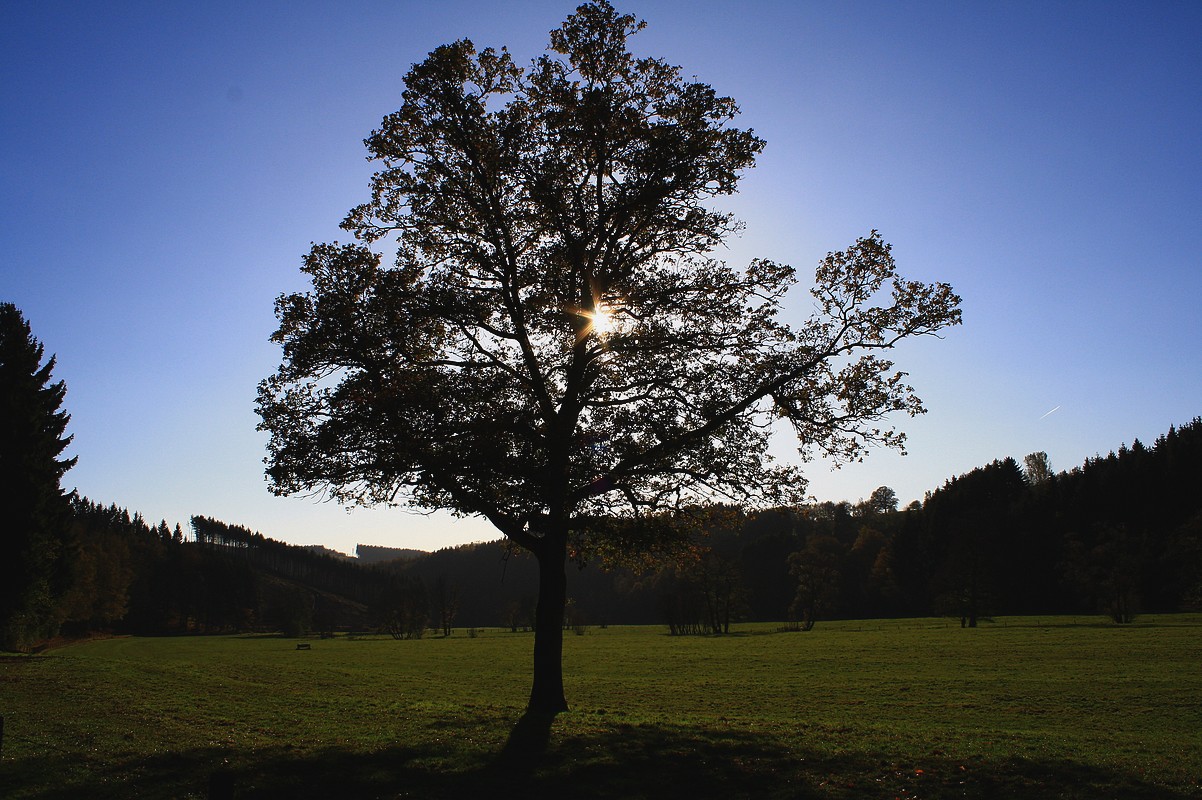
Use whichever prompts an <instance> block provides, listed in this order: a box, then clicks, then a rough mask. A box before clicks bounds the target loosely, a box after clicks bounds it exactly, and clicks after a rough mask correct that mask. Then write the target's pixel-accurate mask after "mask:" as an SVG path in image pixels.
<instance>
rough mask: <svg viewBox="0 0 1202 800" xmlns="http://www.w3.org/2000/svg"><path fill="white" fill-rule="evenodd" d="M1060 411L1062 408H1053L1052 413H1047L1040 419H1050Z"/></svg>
mask: <svg viewBox="0 0 1202 800" xmlns="http://www.w3.org/2000/svg"><path fill="white" fill-rule="evenodd" d="M1059 410H1060V406H1056V407H1055V408H1053V409H1052V410H1051V411H1049V412H1048V413H1046V414H1044V415H1043V416H1042V417H1040V419H1047V418H1048V417H1050V416H1052V415H1053V414H1055V413H1056V412H1057V411H1059Z"/></svg>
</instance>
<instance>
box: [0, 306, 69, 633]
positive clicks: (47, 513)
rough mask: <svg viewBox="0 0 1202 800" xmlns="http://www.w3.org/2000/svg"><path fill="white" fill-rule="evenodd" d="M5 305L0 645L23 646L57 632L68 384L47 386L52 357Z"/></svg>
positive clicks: (65, 515)
mask: <svg viewBox="0 0 1202 800" xmlns="http://www.w3.org/2000/svg"><path fill="white" fill-rule="evenodd" d="M42 355H43V348H42V345H41V343H40V342H38V340H37V339H35V338H34V336H33V333H32V332H31V331H30V328H29V323H28V322H26V321H25V318H24V317H23V316H22V315H21V312H20V311H19V310H18V309H17V307H16V306H14V305H13V304H11V303H0V510H2V511H0V514H2V515H3V519H4V523H3V526H2V527H0V551H2V553H3V556H2V557H0V648H4V649H26V648H28V647H29V646H30V645H31V644H32V643H34V642H36V641H38V640H39V639H43V638H46V637H49V636H53V635H54V634H55V633H57V629H58V624H59V607H58V606H59V603H58V600H59V597H60V596H61V594H62V591H63V589H64V586H63V583H64V582H65V575H66V569H65V566H66V565H65V563H64V548H63V544H64V541H65V539H66V537H67V535H68V529H69V527H70V521H71V506H70V499H69V496H68V495H66V494H64V493H63V490H62V489H61V488H60V486H59V482H60V480H61V479H62V477H63V475H64V474H65V473H66V472H67V470H69V469H70V468H71V467H72V466H74V465H75V459H74V458H61V457H60V456H61V455H62V452H63V450H64V449H66V447H67V445H68V444H70V442H71V437H70V436H64V431H65V430H66V427H67V422H68V420H70V415H69V414H67V413H66V412H64V411H62V410H60V406H61V405H62V402H63V397H64V395H65V394H66V391H67V389H66V386H65V385H64V383H63V382H62V381H59V382H57V383H51V380H50V373H51V372H52V371H53V370H54V363H55V359H54V356H51V357H50V359H49V360H48V361H46V362H45V363H44V364H43V363H42Z"/></svg>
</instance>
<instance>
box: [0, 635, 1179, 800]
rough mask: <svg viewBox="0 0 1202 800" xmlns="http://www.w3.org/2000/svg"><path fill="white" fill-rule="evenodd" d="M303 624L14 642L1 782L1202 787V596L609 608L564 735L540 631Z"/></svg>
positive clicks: (447, 790)
mask: <svg viewBox="0 0 1202 800" xmlns="http://www.w3.org/2000/svg"><path fill="white" fill-rule="evenodd" d="M296 644H297V641H296V640H291V639H282V638H274V637H249V636H248V637H205V638H162V639H136V638H125V639H109V640H103V641H94V642H90V643H86V644H78V645H73V646H70V647H65V648H61V649H58V650H53V651H49V652H48V653H46V654H43V655H40V656H32V657H7V658H3V659H0V714H3V716H4V739H3V751H2V755H0V797H4V798H68V797H71V798H74V797H189V796H191V797H206V796H207V794H208V792H209V789H210V781H212V780H214V776H216V780H217V781H218V783H221V782H223V781H225V782H232V784H233V785H234V787H235V788H236V792H237V794H236V796H237V797H240V798H243V797H247V798H250V797H476V796H486V795H491V796H497V795H498V794H499V795H500V796H508V795H511V794H512V795H515V796H516V795H522V796H527V797H537V796H544V795H556V796H559V797H565V798H571V797H588V798H602V797H605V798H610V797H634V798H638V797H645V798H665V797H689V798H708V797H722V798H738V797H747V798H752V797H754V798H761V797H779V798H786V797H798V798H810V797H815V798H828V797H829V798H858V797H870V798H875V797H880V798H895V797H905V798H952V797H955V798H963V797H969V798H986V797H988V798H993V797H997V798H1008V797H1018V798H1022V797H1036V798H1043V797H1047V798H1051V797H1057V798H1060V797H1064V798H1090V800H1095V799H1096V798H1107V797H1114V798H1137V799H1138V798H1148V799H1150V798H1186V797H1202V783H1200V779H1202V616H1199V615H1182V616H1164V617H1150V616H1149V617H1143V618H1141V619H1140V620H1139V621H1138V622H1137V623H1135V624H1134V625H1130V626H1122V627H1120V626H1115V625H1110V624H1107V623H1104V622H1101V621H1099V620H1097V619H1092V618H1091V619H1069V618H1023V619H1008V620H1003V621H999V622H998V623H997V624H993V625H986V626H984V627H982V628H979V629H976V630H961V629H960V628H959V627H952V626H950V625H948V624H947V623H946V622H944V621H943V620H906V621H886V622H868V623H865V622H848V623H820V624H819V625H818V627H817V628H816V629H815V630H813V631H811V632H809V633H778V632H776V631H775V628H774V627H773V626H766V625H765V626H756V625H747V626H743V628H742V629H741V630H740V631H739V632H738V633H736V634H732V635H730V636H723V637H706V638H701V637H669V636H667V635H666V634H665V632H664V629H662V628H657V627H631V628H623V627H613V628H609V629H604V630H602V629H597V628H594V629H591V630H590V631H589V632H588V634H587V635H584V636H572V635H570V634H569V636H568V638H567V640H566V642H565V671H566V680H567V691H568V702H569V704H571V705H572V711H571V712H570V713H567V714H563V715H560V716H559V717H557V718H556V719H555V720H554V722H553V723H552V724H551V728H550V730H549V732H548V731H547V729H546V727H545V725H543V726H540V725H539V723H538V721H530V720H527V721H526V722H525V723H523V724H522V725H521V726H518V727H517V728H516V733H515V725H517V723H518V722H519V719H520V718H521V715H522V709H523V706H524V703H525V697H526V693H527V691H528V688H529V660H530V651H531V645H532V635H531V634H520V633H519V634H513V633H509V632H507V631H505V632H502V631H498V630H492V629H490V630H486V631H484V632H482V633H481V634H480V635H478V636H476V637H475V638H469V637H468V636H466V635H464V634H463V633H462V632H460V633H457V634H456V635H454V636H452V637H450V638H448V639H441V638H432V639H423V640H419V641H400V642H398V641H393V640H392V639H389V638H374V637H373V638H355V639H347V638H337V639H330V640H316V639H315V640H311V649H310V650H297V649H296ZM511 733H512V734H513V735H511ZM548 734H549V742H548V743H547V745H546V747H545V750H543V749H542V748H540V747H538V746H532V745H531V744H530V743H531V742H535V743H537V742H539V741H540V740H541V739H545V737H547V736H548Z"/></svg>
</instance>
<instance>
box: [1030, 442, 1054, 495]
mask: <svg viewBox="0 0 1202 800" xmlns="http://www.w3.org/2000/svg"><path fill="white" fill-rule="evenodd" d="M1052 475H1053V473H1052V462H1051V461H1050V460H1049V459H1048V454H1047V453H1045V452H1043V451H1042V450H1041V451H1039V452H1038V453H1028V454H1027V455H1025V456H1023V477H1025V478H1026V479H1027V483H1029V484H1031V485H1032V486H1038V485H1040V484H1042V483H1046V482H1047V481H1049V480H1051V478H1052Z"/></svg>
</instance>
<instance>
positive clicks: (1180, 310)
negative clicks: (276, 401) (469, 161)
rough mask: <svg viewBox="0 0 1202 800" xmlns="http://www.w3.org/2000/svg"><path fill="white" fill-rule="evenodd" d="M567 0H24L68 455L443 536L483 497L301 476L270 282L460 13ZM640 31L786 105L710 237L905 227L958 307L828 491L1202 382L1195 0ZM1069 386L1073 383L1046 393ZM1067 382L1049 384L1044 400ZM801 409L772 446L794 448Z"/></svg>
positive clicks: (1109, 418)
mask: <svg viewBox="0 0 1202 800" xmlns="http://www.w3.org/2000/svg"><path fill="white" fill-rule="evenodd" d="M574 5H575V3H574V2H544V1H543V0H539V2H529V3H523V4H521V5H520V6H515V5H512V4H501V3H493V2H467V1H466V0H448V1H447V2H443V3H438V4H432V3H425V2H423V3H416V2H390V3H384V2H380V3H374V2H363V3H348V4H332V3H331V4H320V3H304V2H301V3H247V4H241V3H240V4H235V3H222V2H215V3H205V4H196V5H191V6H184V5H174V4H160V3H149V2H147V3H115V4H104V5H101V4H96V5H89V4H81V3H80V4H77V3H53V2H51V3H32V2H9V3H6V4H5V8H4V13H3V21H4V25H3V26H0V75H3V78H2V79H0V93H2V94H0V98H2V100H3V102H2V104H0V114H2V115H3V117H2V119H0V153H2V155H3V159H2V162H0V163H2V167H0V169H2V175H3V187H4V193H3V200H2V202H3V207H2V209H0V210H2V212H3V213H2V214H0V241H2V242H3V244H4V247H5V260H4V265H3V267H0V301H8V302H13V303H15V304H16V305H17V307H18V308H20V309H21V310H22V312H23V313H24V314H25V316H26V318H27V319H28V320H29V321H30V324H31V325H32V328H33V332H34V335H35V336H37V338H38V339H39V340H40V341H41V342H42V343H43V344H44V345H45V348H46V352H47V354H51V353H53V354H56V356H57V365H56V367H55V371H54V377H55V378H56V379H58V380H63V381H65V382H66V384H67V397H66V401H65V408H66V410H67V411H68V412H69V413H70V414H71V415H72V420H71V424H70V426H69V427H68V431H69V432H70V433H72V434H73V435H74V436H75V439H74V442H73V444H72V446H71V448H70V451H69V452H70V453H71V454H73V455H77V456H78V457H79V463H78V465H77V466H76V467H75V468H74V469H72V470H71V471H70V472H69V473H67V475H66V477H65V479H64V486H65V487H66V488H72V487H76V488H78V490H79V491H80V493H82V494H83V495H85V496H87V497H89V498H90V499H92V500H95V501H97V502H101V503H104V504H106V505H107V504H109V503H116V504H118V505H120V506H123V507H127V508H129V509H130V510H131V511H138V512H141V513H142V514H143V515H145V516H146V517H147V518H148V519H150V520H151V521H157V520H159V519H160V518H163V519H166V520H167V521H168V523H169V524H171V525H174V524H175V523H176V522H179V523H181V524H183V525H184V526H185V527H187V524H188V518H189V517H190V516H191V515H193V514H197V515H204V516H208V517H214V518H217V519H220V520H223V521H225V522H228V523H231V524H238V525H244V526H246V527H248V528H251V529H254V530H257V531H260V532H262V533H263V534H264V535H266V536H270V537H273V538H276V539H281V540H284V541H289V542H293V543H297V544H311V543H322V544H326V545H328V546H330V547H333V548H335V549H338V550H342V551H352V550H353V548H354V546H355V544H356V543H357V542H362V543H365V544H374V545H385V546H395V547H416V548H421V549H435V548H438V547H442V546H448V545H453V544H459V543H463V542H468V541H478V540H482V539H491V538H495V537H496V534H495V532H494V531H493V530H492V529H491V527H490V526H488V525H487V524H486V523H483V522H480V521H475V520H454V519H451V518H450V517H447V516H444V515H435V516H430V517H427V516H422V515H414V514H411V513H406V512H404V511H403V510H399V509H379V510H370V511H364V510H356V511H354V512H351V513H348V512H346V511H344V510H342V509H341V508H339V507H337V506H335V505H332V504H329V503H319V502H315V501H314V500H312V499H304V498H276V497H273V496H271V495H270V494H269V492H268V491H267V485H266V482H265V480H264V478H263V464H262V458H263V456H264V455H265V452H266V441H267V437H266V435H265V434H262V433H258V432H257V431H256V430H255V425H256V423H257V421H258V419H257V416H256V415H255V413H254V398H255V387H256V385H257V383H258V381H259V380H260V379H262V378H264V377H266V376H267V375H269V374H271V372H273V371H274V369H275V368H276V367H277V366H278V364H279V351H278V348H277V347H276V346H275V345H273V344H271V343H270V341H269V340H268V337H269V336H270V335H271V333H272V331H274V330H275V322H276V321H275V317H274V314H273V302H274V299H275V297H276V296H277V295H279V294H281V293H283V292H292V291H297V290H303V289H304V288H305V282H304V280H303V278H304V276H303V275H302V274H301V273H300V271H299V266H300V262H301V257H302V256H303V255H304V253H305V252H307V250H308V247H309V243H310V242H313V241H332V240H339V239H340V240H342V241H346V240H347V239H348V238H349V237H348V235H347V234H346V233H345V232H343V231H341V230H339V228H338V223H339V222H340V221H341V220H342V218H343V216H344V215H345V213H346V212H347V211H348V210H349V209H350V208H351V207H352V206H354V205H356V204H358V203H360V202H363V201H364V199H365V198H366V197H367V196H368V179H369V177H370V175H371V172H372V165H371V164H369V163H368V162H366V160H365V155H366V151H365V149H364V148H363V145H362V140H363V139H364V138H365V137H366V136H367V135H368V134H369V133H370V132H371V131H372V130H373V129H374V128H375V127H376V126H377V125H378V123H379V121H380V119H381V118H382V117H383V116H384V115H385V114H388V113H390V112H392V111H394V110H396V109H397V108H398V107H399V105H400V93H401V91H402V89H403V85H402V82H401V78H402V76H403V75H404V73H405V72H406V71H407V70H408V68H409V66H410V65H411V64H413V63H414V62H417V61H420V60H422V59H423V58H424V57H425V55H426V53H428V52H429V51H430V50H432V49H434V48H435V47H436V46H438V45H440V44H444V43H447V42H450V41H453V40H455V39H458V38H464V37H466V38H470V39H472V40H473V41H474V42H475V43H476V45H477V47H481V48H482V47H485V46H497V47H499V46H502V45H504V46H507V47H508V48H509V50H510V52H511V53H513V55H514V57H515V59H516V60H517V61H518V62H519V63H528V61H529V60H530V59H531V58H533V57H535V56H537V55H538V54H540V53H541V52H543V48H544V47H545V46H546V42H547V38H548V37H547V32H548V31H549V30H550V29H552V28H553V27H557V26H558V25H559V23H560V22H561V21H562V20H563V18H564V17H565V16H567V14H569V13H571V11H572V9H573V8H574ZM617 7H618V9H619V10H620V11H623V12H631V13H634V14H636V15H637V16H639V17H641V18H643V19H645V20H646V21H647V23H648V27H647V29H646V30H645V31H643V32H642V33H640V34H639V35H637V36H636V37H635V38H634V39H633V41H632V48H633V49H634V51H635V52H636V53H637V54H639V55H651V56H656V57H662V58H664V59H665V60H666V61H668V62H670V63H673V64H678V65H680V66H681V67H682V69H683V73H684V74H685V75H686V76H694V75H695V76H696V77H697V78H698V79H700V80H702V81H704V82H706V83H709V84H711V85H712V86H714V88H715V89H716V90H717V91H718V92H719V93H720V94H725V95H729V96H731V97H733V98H735V100H736V101H737V102H738V103H739V105H740V108H741V109H742V115H741V116H740V118H739V119H738V120H737V121H736V124H737V125H738V126H740V127H751V128H754V129H755V131H756V133H757V134H758V135H759V136H761V137H762V138H764V139H765V140H766V141H767V147H766V149H765V151H764V153H763V155H762V156H761V158H760V159H759V162H758V165H757V167H756V168H755V169H753V170H751V171H750V172H748V173H747V174H746V175H745V176H744V178H743V181H742V183H741V185H740V193H739V194H738V195H737V196H735V197H732V198H729V199H726V200H724V201H723V203H722V206H723V207H724V208H728V209H729V210H731V211H732V212H734V213H735V215H736V216H738V217H739V218H740V219H741V220H743V222H744V223H745V224H746V228H745V230H744V232H743V234H742V235H741V236H740V237H739V238H737V239H735V240H732V241H731V242H730V243H729V247H728V249H727V250H726V252H724V253H718V254H716V255H717V256H718V257H720V258H724V259H725V260H727V261H729V262H730V263H732V264H735V265H743V264H745V263H746V262H747V261H749V260H750V259H752V258H755V257H763V258H769V259H772V260H775V261H778V262H783V263H790V264H792V265H793V266H794V267H796V268H797V270H798V273H799V276H800V278H801V279H802V280H801V285H799V287H798V288H797V290H796V291H795V292H794V293H793V295H791V297H790V299H789V303H788V304H787V307H786V313H785V317H786V319H787V320H789V321H791V322H794V323H800V322H801V321H803V320H804V319H805V318H806V317H807V316H808V314H809V313H810V310H811V308H812V306H811V303H810V298H809V296H808V294H807V293H806V287H807V286H808V281H807V278H808V277H810V276H812V270H813V267H814V266H815V265H816V264H817V263H818V261H819V260H820V259H821V258H822V257H823V256H824V255H825V254H826V253H827V252H828V251H831V250H840V249H843V248H845V247H847V246H848V245H849V244H851V243H852V242H853V241H854V239H855V238H856V237H858V236H864V235H867V234H868V232H869V231H870V230H871V229H874V228H875V229H878V230H880V231H881V234H882V236H883V237H884V239H885V240H886V241H888V242H891V243H892V244H893V246H894V250H893V253H894V257H895V258H896V260H897V263H898V266H899V269H900V271H901V273H902V274H903V275H904V276H905V277H907V278H912V279H918V280H925V281H947V282H950V283H951V284H952V285H953V286H954V287H955V289H956V291H957V293H959V294H960V295H961V296H962V297H963V299H964V304H963V308H964V325H963V326H962V327H960V328H956V329H953V330H951V331H950V332H949V333H948V334H947V336H946V338H945V339H944V340H943V341H938V340H935V339H923V340H917V341H913V342H907V343H905V344H904V345H903V346H902V347H900V348H899V349H898V350H897V351H896V354H895V359H894V360H895V361H896V362H897V364H898V366H899V368H901V369H903V370H905V371H907V372H908V373H909V376H910V377H909V380H910V382H911V383H912V384H913V385H914V386H915V388H916V389H917V391H918V394H919V395H920V396H921V397H922V398H923V400H924V401H925V404H926V406H927V408H928V410H929V413H928V414H926V415H925V416H923V417H919V418H917V419H914V420H910V419H908V418H904V417H903V418H898V419H897V420H896V423H897V424H898V426H899V427H900V428H901V429H903V430H905V431H907V433H908V435H909V440H908V450H909V455H908V456H906V457H904V458H903V457H901V456H898V455H896V454H894V453H891V452H887V451H877V452H874V453H873V454H871V455H870V456H869V457H868V459H867V460H866V461H865V462H864V463H863V464H853V465H850V466H847V467H844V468H843V469H841V470H838V471H833V472H832V471H831V470H830V469H829V467H828V466H827V465H826V464H824V463H823V462H821V461H813V462H811V463H809V464H808V465H807V468H806V474H807V476H808V477H809V480H810V485H809V492H810V494H812V495H814V496H815V497H816V498H817V499H819V500H851V501H853V502H854V501H856V500H859V499H861V498H866V497H868V496H869V494H870V493H871V492H872V490H873V489H875V488H876V487H878V486H881V485H888V486H891V487H893V489H894V490H895V491H896V492H897V494H898V496H899V498H900V499H901V501H902V502H903V504H904V503H907V502H909V501H911V500H915V499H920V498H921V497H922V496H923V494H924V492H926V491H928V490H931V489H934V488H936V487H938V486H940V485H941V484H942V483H943V482H944V481H945V480H946V479H947V478H949V477H952V476H955V475H958V474H961V473H963V472H966V471H968V470H970V469H973V468H974V467H977V466H980V465H982V464H985V463H988V462H989V461H991V460H993V459H995V458H1004V457H1006V456H1012V457H1014V458H1015V459H1018V460H1020V461H1021V459H1022V457H1023V456H1024V455H1026V454H1027V453H1030V452H1033V451H1037V450H1043V451H1046V452H1047V453H1048V454H1049V456H1050V459H1051V462H1052V466H1053V468H1054V469H1055V470H1063V469H1068V468H1071V467H1073V466H1076V465H1078V464H1080V463H1081V462H1082V461H1083V460H1084V459H1085V458H1087V457H1090V456H1093V455H1096V454H1105V453H1106V452H1108V451H1110V450H1112V449H1116V448H1118V447H1119V445H1120V444H1123V443H1130V442H1131V441H1132V440H1134V439H1136V438H1139V439H1141V440H1143V441H1145V442H1146V443H1150V442H1151V441H1152V440H1153V439H1154V438H1155V437H1156V436H1157V435H1159V434H1161V433H1163V432H1164V431H1165V430H1167V429H1168V427H1169V426H1170V425H1172V424H1181V423H1185V422H1188V421H1189V420H1191V419H1193V418H1194V417H1195V416H1198V415H1199V414H1202V311H1200V310H1199V307H1200V305H1202V304H1200V303H1199V298H1202V256H1200V255H1199V246H1198V241H1197V240H1198V235H1199V228H1200V227H1202V225H1200V223H1202V147H1200V145H1202V47H1199V46H1198V42H1200V41H1202V4H1198V3H1187V2H1181V3H1168V2H1165V3H1103V2H1099V3H1091V4H1088V5H1086V4H1080V5H1073V4H1045V3H996V4H978V3H961V4H954V3H945V2H929V3H918V2H915V3H895V2H890V3H875V2H850V3H840V4H818V3H795V4H785V3H768V2H748V3H741V4H738V5H737V7H736V6H735V4H727V3H704V2H702V3H693V2H656V1H654V0H649V1H648V2H642V3H638V4H635V3H627V2H621V3H618V4H617ZM1049 409H1052V410H1051V411H1049ZM1053 412H1054V413H1053ZM791 453H792V448H791V447H789V446H788V445H787V444H782V445H781V446H780V447H778V448H777V455H779V456H782V457H790V454H791Z"/></svg>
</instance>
